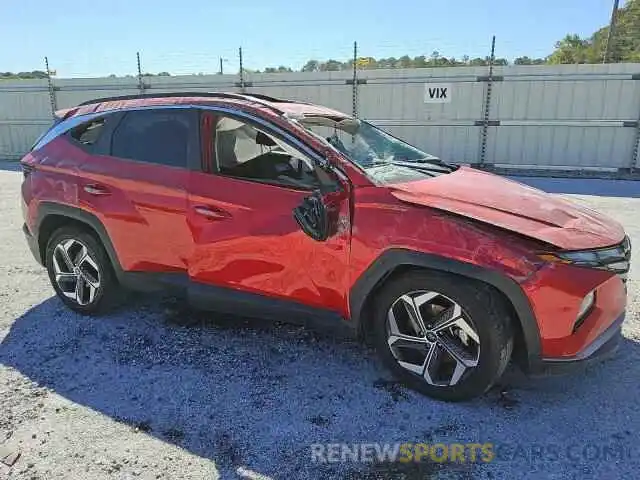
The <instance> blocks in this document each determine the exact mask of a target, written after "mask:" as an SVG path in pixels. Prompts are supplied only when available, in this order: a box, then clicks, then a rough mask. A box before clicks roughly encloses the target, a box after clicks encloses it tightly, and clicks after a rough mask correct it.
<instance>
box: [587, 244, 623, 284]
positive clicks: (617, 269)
mask: <svg viewBox="0 0 640 480" xmlns="http://www.w3.org/2000/svg"><path fill="white" fill-rule="evenodd" d="M593 252H594V253H595V255H596V257H597V259H598V260H597V262H596V264H595V265H594V267H595V268H598V269H600V270H607V271H609V272H612V273H615V274H616V275H618V276H619V277H620V278H621V279H622V281H623V282H625V283H626V282H627V274H628V273H629V268H630V267H631V241H630V240H629V237H624V240H623V241H622V242H620V243H619V244H618V245H616V246H615V247H607V248H603V249H600V250H594V251H593Z"/></svg>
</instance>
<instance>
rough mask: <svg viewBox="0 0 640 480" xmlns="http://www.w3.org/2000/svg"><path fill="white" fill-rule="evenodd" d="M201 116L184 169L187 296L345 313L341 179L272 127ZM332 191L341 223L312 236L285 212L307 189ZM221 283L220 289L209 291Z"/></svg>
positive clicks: (346, 238) (329, 197)
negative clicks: (195, 165) (191, 166)
mask: <svg viewBox="0 0 640 480" xmlns="http://www.w3.org/2000/svg"><path fill="white" fill-rule="evenodd" d="M201 123H202V130H201V135H202V148H203V161H202V168H201V171H197V172H192V173H191V175H190V180H189V198H188V204H189V205H188V214H187V217H188V222H189V225H190V228H191V231H192V235H193V241H194V246H193V250H192V252H193V253H192V255H191V257H190V260H189V277H190V279H191V281H192V293H194V296H197V297H201V296H202V295H205V296H206V295H207V293H210V294H211V295H212V296H213V297H215V298H219V299H221V301H226V300H229V299H233V298H237V299H238V301H239V302H243V303H244V304H246V303H251V302H252V301H253V300H255V303H256V304H255V305H254V307H255V308H256V309H257V310H259V309H260V308H261V302H262V301H264V302H265V303H264V305H268V304H271V303H274V302H275V303H277V302H278V301H279V302H283V301H287V300H292V301H294V302H295V303H298V304H301V306H307V307H317V308H321V309H324V310H329V311H332V312H335V313H337V314H339V315H342V316H345V315H346V312H347V289H348V278H347V276H348V268H347V267H348V257H349V246H350V229H349V228H348V220H347V219H348V218H349V217H348V215H349V205H348V198H349V195H348V190H347V188H348V187H347V186H346V185H340V184H339V182H338V179H337V178H332V177H331V175H330V174H329V173H328V172H326V171H325V170H322V172H320V171H319V167H317V166H316V165H315V164H314V163H313V161H312V160H311V158H310V157H309V156H308V155H306V154H304V153H302V152H301V151H300V150H298V149H297V148H295V147H293V146H292V145H291V143H289V141H288V140H289V139H288V138H287V137H286V135H285V134H282V133H281V132H279V131H277V130H272V129H270V128H267V127H265V126H264V125H262V124H260V125H258V124H256V123H254V122H253V121H252V120H251V119H247V118H243V117H234V118H232V117H229V116H219V115H216V116H214V115H213V114H212V113H211V112H208V111H207V112H203V113H202V122H201ZM331 182H334V185H333V188H332V187H331V185H329V184H330V183H331ZM330 189H331V190H333V191H332V192H330V193H327V194H325V195H323V197H324V198H326V200H327V202H329V203H330V207H331V209H332V218H334V219H336V220H335V221H336V222H340V224H341V227H340V228H337V229H333V230H331V234H330V235H329V236H328V238H326V239H324V240H322V241H319V240H315V239H313V238H312V237H311V236H310V235H308V234H306V233H304V232H303V230H302V229H301V228H300V226H299V224H298V222H297V221H296V219H295V218H294V213H293V212H294V210H295V209H296V207H298V206H300V205H301V204H302V203H303V201H304V199H305V198H307V197H309V196H310V195H311V194H312V192H313V191H314V190H323V191H327V190H330ZM337 219H339V220H337ZM216 287H217V288H216ZM220 288H222V289H223V292H224V293H223V295H220V296H216V293H215V292H216V291H218V292H219V291H220ZM227 289H232V290H233V292H232V291H230V290H227ZM243 294H248V295H243ZM251 294H253V295H251ZM252 299H253V300H252ZM220 306H221V307H224V305H220ZM247 306H249V305H243V307H247ZM256 313H257V314H259V315H262V314H264V313H266V312H260V311H256Z"/></svg>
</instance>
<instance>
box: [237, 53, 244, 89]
mask: <svg viewBox="0 0 640 480" xmlns="http://www.w3.org/2000/svg"><path fill="white" fill-rule="evenodd" d="M238 57H239V59H240V85H239V86H240V92H241V93H245V84H244V65H243V63H242V47H240V48H238Z"/></svg>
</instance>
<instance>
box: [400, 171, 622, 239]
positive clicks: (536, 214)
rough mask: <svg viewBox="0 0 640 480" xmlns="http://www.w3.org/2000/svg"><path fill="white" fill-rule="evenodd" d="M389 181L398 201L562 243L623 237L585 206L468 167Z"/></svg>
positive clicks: (616, 225) (609, 221)
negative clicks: (419, 178) (402, 181)
mask: <svg viewBox="0 0 640 480" xmlns="http://www.w3.org/2000/svg"><path fill="white" fill-rule="evenodd" d="M389 187H390V189H391V193H392V195H394V196H395V197H396V198H398V199H400V200H402V201H404V202H409V203H413V204H416V205H424V206H427V207H431V208H436V209H438V210H445V211H447V212H451V213H455V214H458V215H464V216H465V217H468V218H472V219H475V220H478V221H481V222H484V223H488V224H491V225H495V226H498V227H501V228H504V229H507V230H511V231H513V232H516V233H519V234H522V235H526V236H528V237H531V238H535V239H537V240H541V241H543V242H546V243H549V244H551V245H555V246H556V247H558V248H562V249H567V250H581V249H588V248H599V247H606V246H610V245H614V244H616V243H619V242H621V241H622V240H623V238H624V230H623V228H622V226H621V225H620V224H619V223H618V222H616V221H614V220H612V219H610V218H608V217H606V216H605V215H602V214H600V213H598V212H596V211H594V210H591V209H590V208H587V207H584V206H582V205H578V204H575V203H572V202H570V201H568V200H566V199H564V198H562V197H561V196H559V195H552V194H549V193H546V192H543V191H542V190H538V189H536V188H532V187H529V186H527V185H523V184H521V183H518V182H515V181H512V180H509V179H506V178H504V177H500V176H498V175H494V174H491V173H487V172H483V171H480V170H475V169H473V168H468V167H460V168H459V169H458V170H456V171H455V172H453V173H450V174H448V175H439V176H437V177H434V178H430V179H427V180H418V181H413V182H404V183H396V184H392V185H389Z"/></svg>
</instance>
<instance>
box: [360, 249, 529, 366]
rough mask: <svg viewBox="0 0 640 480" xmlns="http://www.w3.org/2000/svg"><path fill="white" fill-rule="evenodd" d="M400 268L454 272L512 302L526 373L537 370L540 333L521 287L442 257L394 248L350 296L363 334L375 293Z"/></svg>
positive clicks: (367, 272) (368, 271) (503, 277)
mask: <svg viewBox="0 0 640 480" xmlns="http://www.w3.org/2000/svg"><path fill="white" fill-rule="evenodd" d="M399 267H420V268H426V269H430V270H438V271H442V272H447V273H453V274H456V275H460V276H462V277H467V278H471V279H473V280H478V281H481V282H484V283H487V284H489V285H491V286H493V287H494V288H496V289H497V290H498V291H500V292H501V293H502V294H503V295H504V297H505V298H506V299H507V300H508V301H509V303H510V304H511V306H512V307H513V310H514V311H515V313H516V315H517V317H518V318H517V319H518V321H519V324H520V327H521V329H522V335H523V340H524V343H525V347H526V356H524V357H525V358H522V360H523V365H522V366H523V368H524V369H525V370H535V369H536V368H537V366H538V365H539V364H540V355H541V346H540V334H539V329H538V324H537V321H536V318H535V316H534V314H533V309H532V308H531V304H530V302H529V300H528V298H527V296H526V295H525V293H524V291H523V290H522V288H520V285H519V284H518V283H517V282H516V281H515V280H513V279H512V278H509V277H508V276H506V275H504V274H503V273H501V272H498V271H496V270H490V269H488V268H485V267H480V266H478V265H473V264H471V263H466V262H462V261H459V260H454V259H449V258H446V257H441V256H438V255H433V254H428V253H422V252H416V251H412V250H406V249H400V248H394V249H390V250H387V251H385V252H384V253H383V254H382V255H380V257H378V258H377V259H376V260H375V261H374V262H373V263H372V264H371V265H370V266H369V267H368V268H367V269H366V270H365V271H364V272H363V273H362V274H361V275H360V277H359V278H358V279H357V280H356V281H355V283H354V284H353V287H352V288H351V290H350V294H349V309H350V313H351V321H352V322H353V324H354V327H356V329H357V330H358V331H360V332H362V331H363V330H362V329H363V328H364V322H363V318H362V314H363V310H364V308H365V306H366V303H367V301H368V300H369V299H370V297H371V294H372V293H373V292H374V291H375V289H376V288H377V287H378V286H380V285H381V284H382V283H383V282H384V280H385V279H386V278H387V277H388V276H389V275H390V274H391V273H392V272H393V271H394V270H396V269H397V268H399Z"/></svg>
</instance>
